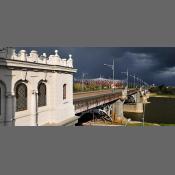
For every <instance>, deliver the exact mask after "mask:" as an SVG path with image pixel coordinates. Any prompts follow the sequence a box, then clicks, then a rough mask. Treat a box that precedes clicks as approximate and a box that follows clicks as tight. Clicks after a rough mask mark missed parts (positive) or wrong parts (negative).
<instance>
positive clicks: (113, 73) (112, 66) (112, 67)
mask: <svg viewBox="0 0 175 175" xmlns="http://www.w3.org/2000/svg"><path fill="white" fill-rule="evenodd" d="M104 66H107V67H110V68H111V69H112V83H113V88H112V90H113V91H114V75H115V69H114V59H113V64H112V65H110V64H104Z"/></svg>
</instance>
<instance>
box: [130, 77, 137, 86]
mask: <svg viewBox="0 0 175 175" xmlns="http://www.w3.org/2000/svg"><path fill="white" fill-rule="evenodd" d="M130 77H132V78H134V88H135V86H136V82H135V80H136V76H135V75H130Z"/></svg>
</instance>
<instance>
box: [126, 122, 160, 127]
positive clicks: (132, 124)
mask: <svg viewBox="0 0 175 175" xmlns="http://www.w3.org/2000/svg"><path fill="white" fill-rule="evenodd" d="M127 126H143V123H128V125H127ZM144 126H159V124H157V123H147V122H145V123H144Z"/></svg>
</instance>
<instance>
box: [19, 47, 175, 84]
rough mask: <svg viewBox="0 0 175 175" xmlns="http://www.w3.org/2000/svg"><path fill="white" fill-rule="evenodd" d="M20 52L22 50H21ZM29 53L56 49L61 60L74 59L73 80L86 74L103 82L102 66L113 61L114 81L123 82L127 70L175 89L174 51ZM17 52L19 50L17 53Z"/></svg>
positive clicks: (105, 71)
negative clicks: (100, 78) (70, 57)
mask: <svg viewBox="0 0 175 175" xmlns="http://www.w3.org/2000/svg"><path fill="white" fill-rule="evenodd" d="M20 49H21V48H20ZM24 49H27V50H28V51H30V50H32V49H35V50H38V51H39V54H42V53H43V52H46V53H47V54H48V55H49V54H54V50H55V49H58V50H59V54H60V55H61V56H62V57H68V54H72V55H73V59H74V66H75V67H76V68H77V69H78V73H77V74H76V75H75V76H76V77H81V75H82V73H83V72H84V73H87V74H88V75H87V77H89V78H96V77H99V76H100V75H101V76H103V77H106V78H109V77H112V71H111V69H110V68H108V67H105V66H104V63H106V64H112V59H113V58H114V59H115V67H116V69H115V71H116V73H115V77H116V78H117V79H124V78H125V76H124V75H123V74H121V72H123V71H126V69H128V70H129V72H130V73H131V74H136V75H137V76H139V77H140V78H142V79H143V80H145V81H147V82H148V83H150V84H152V83H155V84H167V85H175V81H174V80H175V48H166V47H164V48H159V47H158V48H149V47H146V48H141V47H138V48H132V47H129V48H118V47H117V48H114V47H112V48H108V47H105V48H104V47H103V48H98V47H96V48H95V47H93V48H90V47H82V48H81V47H79V48H73V47H72V48H71V47H70V48H24ZM17 50H19V48H18V49H17Z"/></svg>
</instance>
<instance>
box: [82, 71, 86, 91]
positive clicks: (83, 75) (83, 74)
mask: <svg viewBox="0 0 175 175" xmlns="http://www.w3.org/2000/svg"><path fill="white" fill-rule="evenodd" d="M85 75H87V73H82V80H81V90H82V91H83V90H84V77H85Z"/></svg>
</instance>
